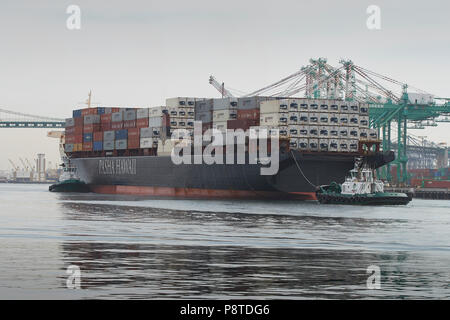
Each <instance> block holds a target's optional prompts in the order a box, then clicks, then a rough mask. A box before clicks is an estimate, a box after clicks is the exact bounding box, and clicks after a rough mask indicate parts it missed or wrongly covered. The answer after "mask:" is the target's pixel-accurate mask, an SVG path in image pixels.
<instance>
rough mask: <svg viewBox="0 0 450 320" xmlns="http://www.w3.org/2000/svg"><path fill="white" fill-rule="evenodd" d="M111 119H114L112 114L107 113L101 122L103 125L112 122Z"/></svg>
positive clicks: (102, 116) (101, 118)
mask: <svg viewBox="0 0 450 320" xmlns="http://www.w3.org/2000/svg"><path fill="white" fill-rule="evenodd" d="M111 119H112V113H106V114H102V115H101V116H100V122H101V123H108V122H111Z"/></svg>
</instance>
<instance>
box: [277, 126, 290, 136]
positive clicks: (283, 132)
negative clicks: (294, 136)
mask: <svg viewBox="0 0 450 320" xmlns="http://www.w3.org/2000/svg"><path fill="white" fill-rule="evenodd" d="M278 129H279V136H280V137H282V138H287V137H288V136H289V129H288V127H287V126H279V127H278Z"/></svg>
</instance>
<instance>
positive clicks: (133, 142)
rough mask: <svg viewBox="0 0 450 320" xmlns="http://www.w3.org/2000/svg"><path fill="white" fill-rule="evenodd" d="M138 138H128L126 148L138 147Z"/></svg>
mask: <svg viewBox="0 0 450 320" xmlns="http://www.w3.org/2000/svg"><path fill="white" fill-rule="evenodd" d="M140 143H141V141H140V139H139V137H138V138H128V149H139V147H140Z"/></svg>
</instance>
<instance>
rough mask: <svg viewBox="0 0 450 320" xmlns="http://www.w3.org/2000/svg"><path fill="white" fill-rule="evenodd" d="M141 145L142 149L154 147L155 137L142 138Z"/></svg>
mask: <svg viewBox="0 0 450 320" xmlns="http://www.w3.org/2000/svg"><path fill="white" fill-rule="evenodd" d="M139 146H140V148H141V149H150V148H153V138H147V137H146V138H141V140H140V145H139Z"/></svg>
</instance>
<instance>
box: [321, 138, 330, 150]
mask: <svg viewBox="0 0 450 320" xmlns="http://www.w3.org/2000/svg"><path fill="white" fill-rule="evenodd" d="M328 144H329V139H319V150H320V151H328Z"/></svg>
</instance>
